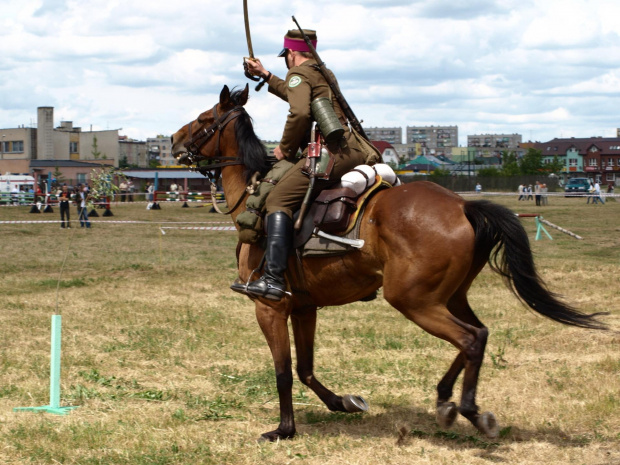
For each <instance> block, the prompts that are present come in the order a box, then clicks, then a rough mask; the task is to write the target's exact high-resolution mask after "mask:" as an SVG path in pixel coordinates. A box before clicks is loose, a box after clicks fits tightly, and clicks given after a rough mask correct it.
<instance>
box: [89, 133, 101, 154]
mask: <svg viewBox="0 0 620 465" xmlns="http://www.w3.org/2000/svg"><path fill="white" fill-rule="evenodd" d="M90 153H91V154H92V156H93V157H95V160H99V157H100V156H101V152H100V151H99V147H98V146H97V136H94V137H93V149H92V150H91V151H90Z"/></svg>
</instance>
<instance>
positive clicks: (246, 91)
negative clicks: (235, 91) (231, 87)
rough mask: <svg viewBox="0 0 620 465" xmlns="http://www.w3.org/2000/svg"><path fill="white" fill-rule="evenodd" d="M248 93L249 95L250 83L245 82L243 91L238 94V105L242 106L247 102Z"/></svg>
mask: <svg viewBox="0 0 620 465" xmlns="http://www.w3.org/2000/svg"><path fill="white" fill-rule="evenodd" d="M249 95H250V85H249V84H246V85H245V89H243V92H241V94H239V105H241V106H243V105H245V104H246V103H248V97H249Z"/></svg>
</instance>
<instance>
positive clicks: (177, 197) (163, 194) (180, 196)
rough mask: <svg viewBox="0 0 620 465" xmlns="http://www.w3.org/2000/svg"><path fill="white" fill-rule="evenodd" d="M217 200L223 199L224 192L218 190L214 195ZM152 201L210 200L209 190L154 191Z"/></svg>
mask: <svg viewBox="0 0 620 465" xmlns="http://www.w3.org/2000/svg"><path fill="white" fill-rule="evenodd" d="M215 200H216V201H217V202H222V201H224V200H225V198H224V193H223V192H218V193H217V194H216V195H215ZM153 201H154V202H198V203H200V202H209V203H210V202H211V192H169V191H156V192H155V194H154V197H153Z"/></svg>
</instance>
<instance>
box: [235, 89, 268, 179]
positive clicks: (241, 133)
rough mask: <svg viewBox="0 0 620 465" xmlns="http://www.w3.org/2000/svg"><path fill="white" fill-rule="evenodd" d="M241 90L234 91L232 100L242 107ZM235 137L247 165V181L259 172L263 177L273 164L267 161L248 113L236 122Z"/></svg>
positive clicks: (265, 150)
mask: <svg viewBox="0 0 620 465" xmlns="http://www.w3.org/2000/svg"><path fill="white" fill-rule="evenodd" d="M241 93H242V91H241V90H234V89H233V91H232V93H231V94H230V98H231V100H232V101H233V102H234V103H235V105H241V100H240V99H241ZM235 136H236V138H237V145H238V147H239V149H238V152H237V156H238V157H239V158H241V159H242V160H243V164H244V165H245V168H246V170H245V173H244V174H245V180H246V182H249V181H250V178H251V177H252V175H253V174H254V173H256V172H257V171H258V172H259V173H260V175H261V177H263V176H264V175H265V174H267V172H268V171H269V170H270V169H271V164H270V163H269V162H268V160H267V149H266V148H265V146H264V145H263V143H262V142H261V140H260V139H259V138H258V136H257V135H256V133H255V132H254V125H253V124H252V117H251V116H250V115H249V114H248V113H247V112H243V113H241V116H239V117H238V118H237V121H236V122H235Z"/></svg>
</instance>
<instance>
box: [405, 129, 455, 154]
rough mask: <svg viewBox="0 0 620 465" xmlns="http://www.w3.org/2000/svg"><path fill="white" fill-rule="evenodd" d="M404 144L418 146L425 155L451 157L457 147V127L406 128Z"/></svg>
mask: <svg viewBox="0 0 620 465" xmlns="http://www.w3.org/2000/svg"><path fill="white" fill-rule="evenodd" d="M405 143H406V144H420V145H421V146H422V147H423V148H424V149H425V151H426V152H427V153H431V154H444V155H448V156H449V155H451V154H452V147H458V145H459V127H458V126H407V139H406V141H405Z"/></svg>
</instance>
